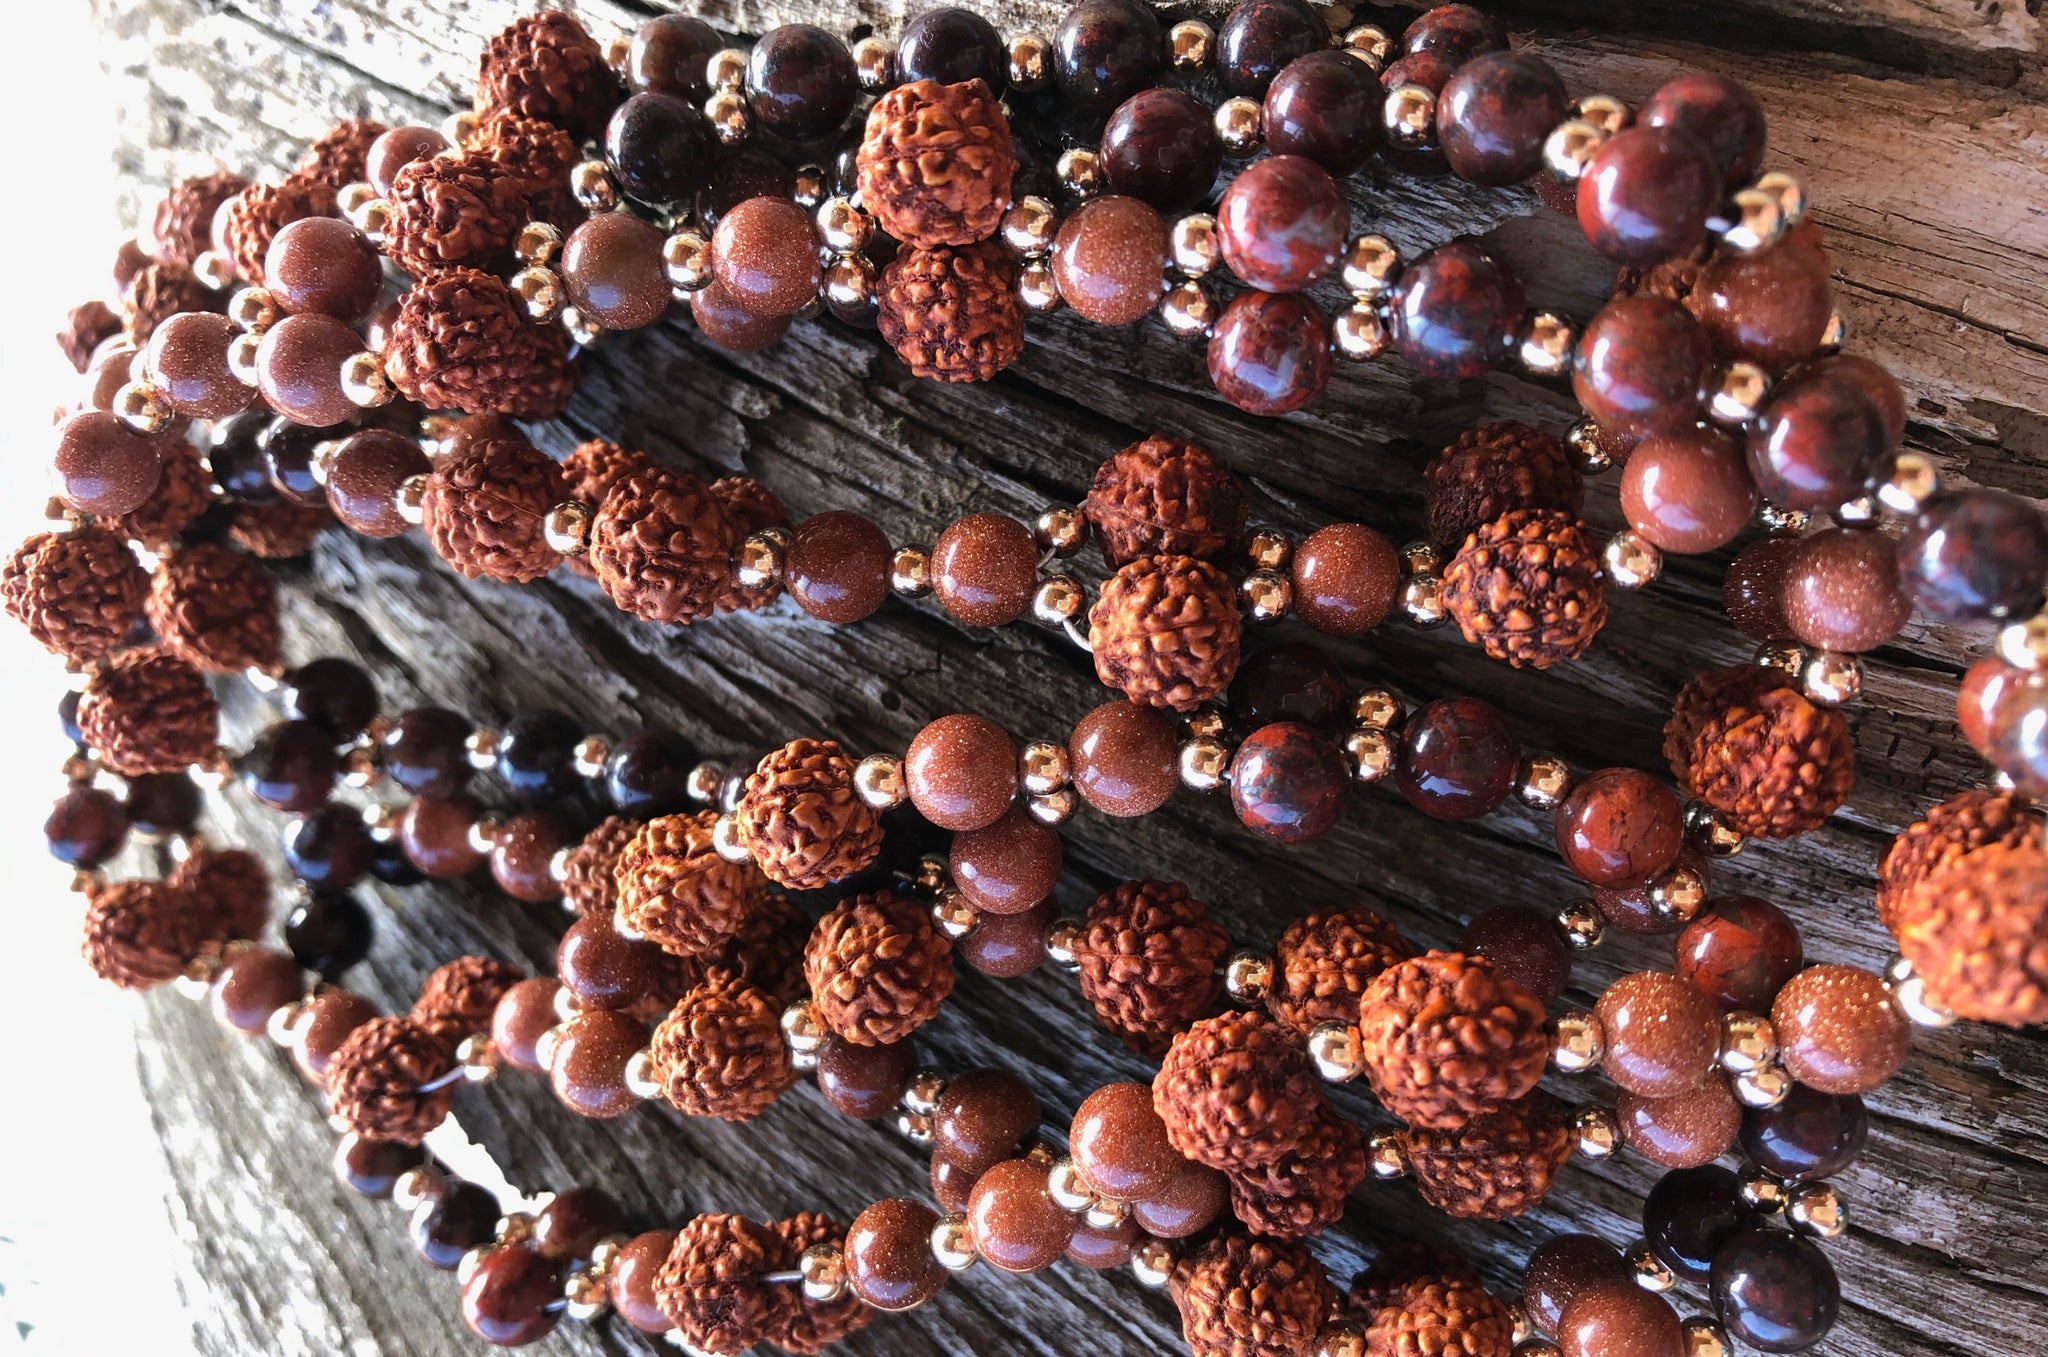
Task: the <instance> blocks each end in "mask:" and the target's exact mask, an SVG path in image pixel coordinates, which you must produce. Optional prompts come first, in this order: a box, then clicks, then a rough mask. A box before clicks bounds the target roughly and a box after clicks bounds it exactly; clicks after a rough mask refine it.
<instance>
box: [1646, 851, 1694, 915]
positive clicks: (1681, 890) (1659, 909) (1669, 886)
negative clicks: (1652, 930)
mask: <svg viewBox="0 0 2048 1357" xmlns="http://www.w3.org/2000/svg"><path fill="white" fill-rule="evenodd" d="M1706 904H1707V879H1706V878H1705V877H1704V876H1702V875H1700V873H1699V872H1698V871H1696V870H1694V869H1693V868H1691V867H1688V866H1686V865H1685V864H1684V863H1678V864H1676V865H1674V866H1672V867H1670V868H1668V869H1666V870H1665V872H1664V874H1663V875H1662V876H1660V877H1658V878H1657V879H1656V880H1655V881H1652V882H1651V883H1650V909H1651V911H1652V912H1653V913H1655V914H1656V916H1657V917H1658V918H1660V919H1663V920H1664V921H1665V922H1667V923H1691V922H1692V921H1693V920H1694V919H1695V918H1697V917H1698V916H1699V912H1700V911H1701V910H1702V909H1704V908H1706Z"/></svg>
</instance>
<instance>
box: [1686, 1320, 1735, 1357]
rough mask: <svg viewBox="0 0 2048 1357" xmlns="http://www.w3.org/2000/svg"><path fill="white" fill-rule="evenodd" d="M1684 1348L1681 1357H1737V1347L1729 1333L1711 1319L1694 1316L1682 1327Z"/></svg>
mask: <svg viewBox="0 0 2048 1357" xmlns="http://www.w3.org/2000/svg"><path fill="white" fill-rule="evenodd" d="M1680 1334H1681V1336H1682V1337H1683V1339H1684V1346H1683V1347H1682V1348H1681V1349H1680V1357H1735V1345H1734V1344H1733V1343H1731V1342H1729V1341H1728V1331H1727V1330H1725V1329H1723V1328H1722V1327H1721V1326H1720V1325H1719V1324H1717V1323H1715V1322H1714V1321H1713V1320H1711V1319H1707V1318H1705V1317H1703V1316H1700V1315H1693V1316H1691V1317H1690V1318H1688V1319H1687V1320H1686V1321H1685V1323H1684V1324H1683V1325H1682V1326H1681V1329H1680Z"/></svg>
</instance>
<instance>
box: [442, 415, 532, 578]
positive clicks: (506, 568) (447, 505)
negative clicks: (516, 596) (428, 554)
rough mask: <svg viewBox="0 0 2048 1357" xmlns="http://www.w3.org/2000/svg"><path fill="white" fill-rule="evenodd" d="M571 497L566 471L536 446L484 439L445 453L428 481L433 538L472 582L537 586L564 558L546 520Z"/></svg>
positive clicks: (506, 440)
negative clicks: (550, 538) (550, 541)
mask: <svg viewBox="0 0 2048 1357" xmlns="http://www.w3.org/2000/svg"><path fill="white" fill-rule="evenodd" d="M566 493H567V490H566V488H565V487H564V486H563V484H562V471H561V468H560V467H559V466H557V465H556V464H555V462H554V460H553V459H552V458H550V457H548V455H547V454H546V453H543V452H541V451H540V450H539V449H538V448H535V447H534V446H533V445H532V444H531V443H528V442H527V441H526V440H524V439H521V438H491V437H486V438H481V439H478V440H476V441H474V442H471V443H469V444H467V445H465V446H463V447H460V448H457V449H455V450H453V451H451V452H447V453H444V454H443V455H442V456H441V457H440V458H439V459H438V460H437V461H436V462H435V464H434V470H433V473H432V474H431V475H429V476H428V477H427V492H426V497H425V500H424V502H423V504H422V509H423V511H424V522H425V525H426V529H427V540H428V541H429V542H431V543H433V546H434V550H435V551H436V552H438V553H440V556H441V559H443V560H445V561H447V562H448V563H449V564H450V565H452V566H454V567H455V568H456V569H457V570H459V571H461V572H462V573H463V574H464V575H466V576H468V577H469V578H470V579H475V578H477V577H478V576H480V575H484V576H489V577H490V578H491V579H494V580H503V581H505V582H507V583H511V584H525V583H528V582H529V581H532V580H537V579H539V578H540V577H541V576H542V575H545V574H547V573H548V571H550V570H552V569H554V568H555V566H556V565H557V564H559V563H560V561H561V559H562V558H561V555H560V553H558V552H557V551H556V550H555V549H554V548H553V547H551V546H549V545H548V541H547V534H546V531H545V528H544V521H545V519H546V517H547V512H548V510H549V509H552V508H553V507H554V506H555V505H557V504H559V503H561V502H562V498H563V496H564V495H565V494H566Z"/></svg>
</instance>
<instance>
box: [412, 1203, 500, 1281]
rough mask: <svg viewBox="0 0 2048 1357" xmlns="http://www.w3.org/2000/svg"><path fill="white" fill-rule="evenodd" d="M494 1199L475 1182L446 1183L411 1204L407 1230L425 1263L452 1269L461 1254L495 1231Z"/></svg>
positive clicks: (489, 1239)
mask: <svg viewBox="0 0 2048 1357" xmlns="http://www.w3.org/2000/svg"><path fill="white" fill-rule="evenodd" d="M499 1215H500V1212H499V1210H498V1199H497V1198H496V1197H494V1196H492V1195H491V1194H490V1192H488V1191H487V1190H485V1189H484V1188H481V1187H478V1186H477V1185H476V1184H475V1183H470V1182H462V1181H456V1182H451V1183H448V1184H447V1185H446V1186H445V1187H443V1188H442V1189H441V1191H440V1192H438V1193H436V1194H434V1195H433V1196H431V1197H428V1198H427V1199H426V1200H424V1201H422V1202H421V1203H420V1204H419V1205H418V1206H416V1207H414V1208H413V1212H412V1219H411V1220H410V1221H409V1222H407V1232H408V1233H409V1234H410V1235H411V1236H412V1246H413V1247H414V1248H415V1249H417V1250H419V1255H420V1257H421V1258H424V1259H425V1260H426V1261H427V1264H428V1266H430V1267H437V1268H439V1269H441V1271H443V1272H453V1271H454V1270H455V1267H456V1265H457V1264H459V1263H460V1262H461V1261H462V1255H463V1254H465V1253H468V1252H469V1251H470V1250H471V1249H473V1248H475V1247H476V1246H477V1245H479V1244H487V1243H489V1242H490V1241H491V1239H492V1238H493V1237H494V1236H495V1235H496V1234H497V1232H498V1217H499Z"/></svg>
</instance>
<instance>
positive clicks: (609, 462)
mask: <svg viewBox="0 0 2048 1357" xmlns="http://www.w3.org/2000/svg"><path fill="white" fill-rule="evenodd" d="M653 465H655V462H654V459H653V458H651V457H649V456H648V455H647V454H646V453H644V452H638V451H635V450H633V449H630V448H622V447H620V446H619V445H618V444H617V443H612V442H608V441H606V440H605V439H602V438H590V439H585V440H584V441H583V442H581V443H578V444H577V445H576V450H575V451H574V452H572V453H570V454H569V455H568V456H567V457H564V458H563V459H562V478H563V480H564V481H565V482H566V483H567V484H568V487H569V498H571V499H573V500H576V501H577V502H578V503H581V504H588V505H590V506H591V507H593V508H595V507H596V506H597V505H600V504H602V503H604V497H605V496H606V495H608V494H610V493H611V488H612V487H613V486H615V485H617V484H618V483H619V482H620V481H623V480H625V479H626V478H627V477H628V476H631V475H633V474H634V473H636V472H640V471H645V470H647V469H648V468H649V467H651V466H653Z"/></svg>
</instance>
